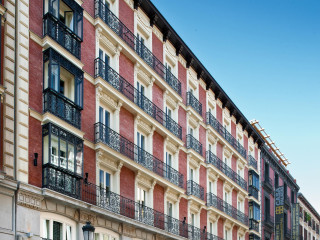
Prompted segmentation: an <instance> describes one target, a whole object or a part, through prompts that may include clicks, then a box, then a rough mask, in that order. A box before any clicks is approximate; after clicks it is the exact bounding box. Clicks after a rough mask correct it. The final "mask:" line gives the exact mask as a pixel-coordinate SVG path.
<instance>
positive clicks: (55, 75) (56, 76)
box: [50, 61, 60, 92]
mask: <svg viewBox="0 0 320 240" xmlns="http://www.w3.org/2000/svg"><path fill="white" fill-rule="evenodd" d="M50 78H51V79H50V80H51V83H50V87H51V88H52V89H54V90H56V91H57V92H58V91H59V82H60V66H59V64H57V63H55V62H54V61H52V62H51V76H50Z"/></svg>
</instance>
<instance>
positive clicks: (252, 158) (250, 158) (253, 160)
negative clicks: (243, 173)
mask: <svg viewBox="0 0 320 240" xmlns="http://www.w3.org/2000/svg"><path fill="white" fill-rule="evenodd" d="M248 161H249V165H250V166H252V167H253V168H255V169H258V162H257V160H255V159H254V157H252V156H251V155H248Z"/></svg>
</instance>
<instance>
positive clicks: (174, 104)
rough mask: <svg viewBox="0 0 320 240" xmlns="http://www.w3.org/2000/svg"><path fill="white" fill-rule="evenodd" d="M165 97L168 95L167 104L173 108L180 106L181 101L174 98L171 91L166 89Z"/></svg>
mask: <svg viewBox="0 0 320 240" xmlns="http://www.w3.org/2000/svg"><path fill="white" fill-rule="evenodd" d="M165 97H166V104H167V105H168V106H169V107H171V108H173V109H176V108H178V106H179V102H178V101H176V100H175V99H174V98H173V95H172V94H170V93H169V91H168V90H166V91H165Z"/></svg>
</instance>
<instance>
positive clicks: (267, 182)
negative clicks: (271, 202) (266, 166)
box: [263, 176, 273, 192]
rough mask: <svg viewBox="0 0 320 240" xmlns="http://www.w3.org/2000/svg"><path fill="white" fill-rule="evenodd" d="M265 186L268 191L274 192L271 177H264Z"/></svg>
mask: <svg viewBox="0 0 320 240" xmlns="http://www.w3.org/2000/svg"><path fill="white" fill-rule="evenodd" d="M263 184H264V187H265V189H266V190H267V191H268V190H269V191H270V192H273V181H272V179H271V178H270V177H268V176H264V180H263Z"/></svg>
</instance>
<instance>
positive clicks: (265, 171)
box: [264, 163, 269, 178]
mask: <svg viewBox="0 0 320 240" xmlns="http://www.w3.org/2000/svg"><path fill="white" fill-rule="evenodd" d="M264 176H265V178H269V164H268V163H265V165H264Z"/></svg>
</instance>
